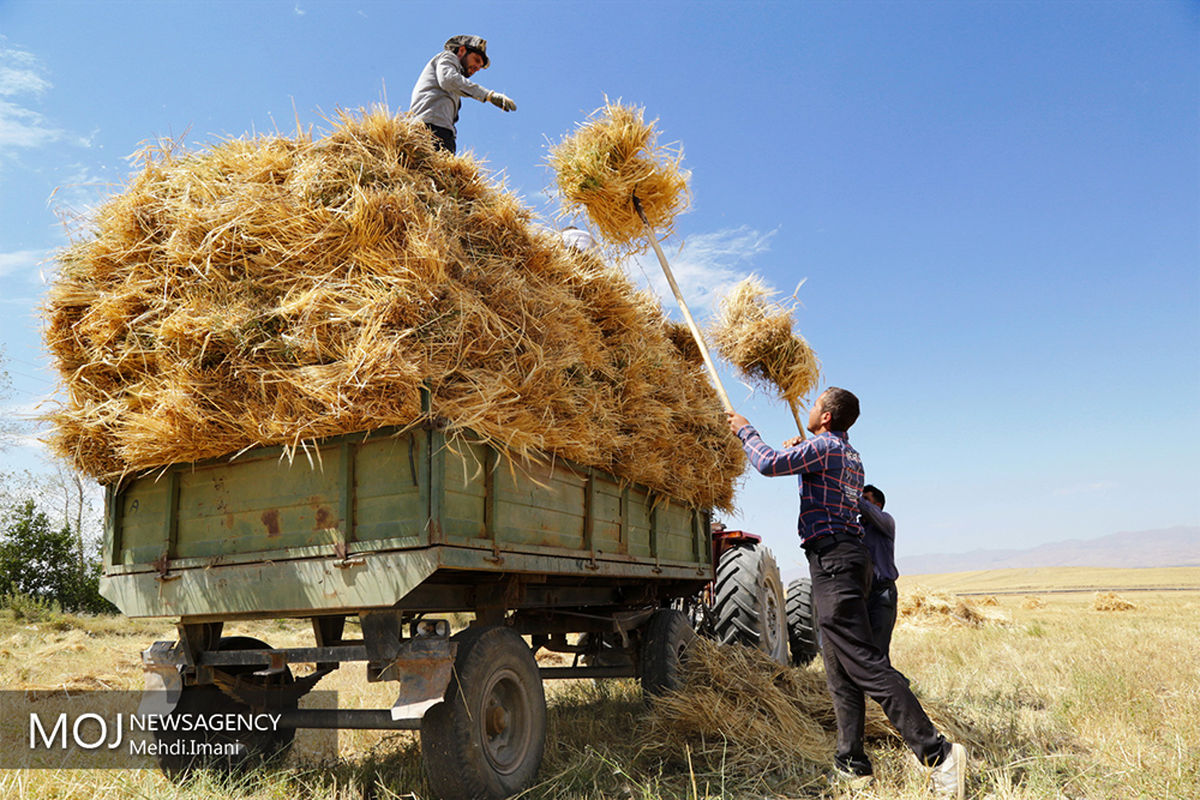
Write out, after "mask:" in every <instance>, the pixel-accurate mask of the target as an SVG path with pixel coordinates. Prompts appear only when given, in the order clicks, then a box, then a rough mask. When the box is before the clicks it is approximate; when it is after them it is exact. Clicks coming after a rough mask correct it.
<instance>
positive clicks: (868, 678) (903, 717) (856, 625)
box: [806, 537, 950, 774]
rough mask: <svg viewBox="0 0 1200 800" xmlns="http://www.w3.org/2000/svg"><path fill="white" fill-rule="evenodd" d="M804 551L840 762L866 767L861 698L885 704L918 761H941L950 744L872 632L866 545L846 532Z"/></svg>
mask: <svg viewBox="0 0 1200 800" xmlns="http://www.w3.org/2000/svg"><path fill="white" fill-rule="evenodd" d="M839 538H840V537H839ZM806 552H807V556H808V569H809V573H810V574H811V576H812V590H813V605H814V606H816V612H817V624H818V625H819V626H820V629H821V654H822V656H823V657H824V659H825V678H826V681H827V682H828V684H829V694H830V696H831V697H832V698H833V710H834V713H835V715H836V716H837V724H838V736H837V759H836V760H837V763H838V765H839V766H841V767H842V768H844V769H848V770H850V771H853V772H857V773H859V774H869V773H870V772H871V762H870V760H869V759H868V758H867V755H866V752H865V751H864V750H863V727H864V724H865V722H866V711H867V709H866V700H865V697H870V698H871V699H872V700H874V701H875V702H877V703H879V705H880V706H882V707H883V713H884V714H886V715H887V718H888V719H889V720H891V723H892V725H894V726H895V728H896V730H897V731H899V732H900V735H901V736H902V737H903V738H904V741H905V743H906V744H907V745H908V747H909V749H910V750H912V751H913V753H915V754H916V756H917V758H918V759H919V760H920V761H921V763H923V764H926V765H928V766H934V765H936V764H938V763H940V762H941V761H942V759H943V758H945V756H946V754H947V753H948V752H949V749H950V746H949V745H948V744H947V743H946V740H945V738H944V737H943V736H942V735H941V734H940V733H938V732H937V729H936V728H934V726H933V723H932V722H930V720H929V716H928V715H927V714H926V713H925V710H924V709H923V708H921V704H920V702H918V700H917V698H916V697H915V696H914V695H913V693H912V690H911V689H909V688H908V681H907V680H906V679H905V677H904V676H903V675H901V674H900V673H899V672H897V671H896V670H895V669H893V668H892V665H891V664H890V663H889V662H888V660H887V657H886V656H885V655H884V654H883V653H881V652H880V651H879V648H878V647H876V646H875V642H874V640H873V638H872V634H871V623H870V620H869V619H868V616H867V592H868V590H869V588H870V585H871V556H870V554H869V553H868V552H867V548H866V547H864V546H863V544H862V543H861V542H859V541H854V540H851V539H849V538H845V539H842V540H840V541H830V542H828V543H826V542H822V541H821V540H820V539H818V540H817V541H816V542H814V546H813V547H812V548H810V549H807V550H806Z"/></svg>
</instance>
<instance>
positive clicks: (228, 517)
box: [225, 511, 233, 530]
mask: <svg viewBox="0 0 1200 800" xmlns="http://www.w3.org/2000/svg"><path fill="white" fill-rule="evenodd" d="M225 527H226V528H228V529H229V530H233V512H232V511H231V512H229V513H227V514H226V515H225Z"/></svg>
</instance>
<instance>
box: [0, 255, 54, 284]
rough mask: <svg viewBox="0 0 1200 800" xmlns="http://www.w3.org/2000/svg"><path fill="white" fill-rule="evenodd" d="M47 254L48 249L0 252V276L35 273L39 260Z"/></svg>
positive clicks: (42, 259) (43, 258)
mask: <svg viewBox="0 0 1200 800" xmlns="http://www.w3.org/2000/svg"><path fill="white" fill-rule="evenodd" d="M49 254H50V251H49V250H14V251H12V252H10V253H0V278H3V277H7V276H9V275H16V274H18V273H22V272H24V273H28V274H31V275H36V274H37V272H38V268H39V266H40V264H41V262H42V261H44V260H45V259H46V257H47V256H48V255H49Z"/></svg>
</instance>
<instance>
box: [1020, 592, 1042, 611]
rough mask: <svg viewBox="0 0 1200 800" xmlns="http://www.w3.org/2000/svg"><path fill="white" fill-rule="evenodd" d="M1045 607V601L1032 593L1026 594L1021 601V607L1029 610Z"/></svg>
mask: <svg viewBox="0 0 1200 800" xmlns="http://www.w3.org/2000/svg"><path fill="white" fill-rule="evenodd" d="M1045 607H1046V601H1045V600H1043V599H1042V598H1040V597H1035V596H1034V595H1028V596H1026V598H1025V599H1024V600H1022V601H1021V608H1024V609H1027V610H1031V609H1035V608H1045Z"/></svg>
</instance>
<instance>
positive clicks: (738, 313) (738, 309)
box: [709, 276, 820, 435]
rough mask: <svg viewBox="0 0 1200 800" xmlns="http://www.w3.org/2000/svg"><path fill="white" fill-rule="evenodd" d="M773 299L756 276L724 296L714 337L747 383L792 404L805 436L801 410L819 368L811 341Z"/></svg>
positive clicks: (712, 332) (787, 312) (718, 348)
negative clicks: (800, 333)
mask: <svg viewBox="0 0 1200 800" xmlns="http://www.w3.org/2000/svg"><path fill="white" fill-rule="evenodd" d="M773 295H774V292H773V291H772V290H770V289H768V288H767V287H766V286H765V285H764V284H763V283H762V281H760V280H759V279H758V278H756V277H754V276H751V277H749V278H746V279H745V280H743V281H741V282H739V283H738V284H737V285H736V286H734V287H733V288H732V289H731V290H730V291H729V293H728V294H727V295H725V296H724V297H723V298H721V305H720V313H719V314H718V316H717V319H716V320H715V321H714V322H713V324H712V325H711V326H710V328H709V335H710V336H711V337H712V339H713V341H714V342H715V343H716V345H717V351H718V352H720V354H721V356H722V357H723V358H724V359H725V360H726V361H728V362H729V363H731V364H733V365H734V366H735V367H737V369H738V371H739V372H741V374H742V375H743V376H744V377H745V378H746V379H747V380H749V381H750V382H751V383H752V384H753V385H756V386H760V387H762V388H764V389H766V390H768V391H770V392H772V393H773V394H775V395H777V396H778V397H779V398H780V399H782V400H783V401H784V402H785V403H787V404H788V407H789V408H791V410H792V416H794V417H795V418H796V424H797V425H798V426H799V428H800V433H801V435H803V434H804V424H803V422H802V421H801V419H800V415H799V412H798V410H797V409H798V408H799V407H801V406H802V405H803V404H804V398H805V397H806V396H807V395H808V393H809V392H811V391H812V390H813V389H814V388H815V387H816V385H817V381H818V379H819V378H820V364H819V363H818V362H817V356H816V354H815V353H814V352H813V350H812V348H811V347H809V346H808V342H806V341H804V338H803V337H801V336H799V335H798V334H796V333H793V331H792V327H793V321H792V311H791V309H789V308H787V307H785V306H783V305H781V304H780V303H777V302H774V301H773V300H772V296H773Z"/></svg>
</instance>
